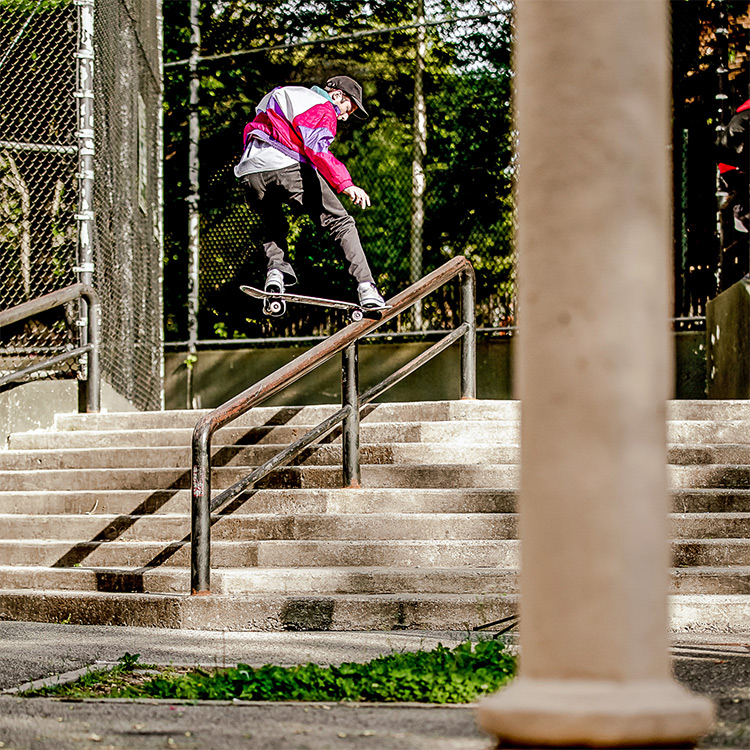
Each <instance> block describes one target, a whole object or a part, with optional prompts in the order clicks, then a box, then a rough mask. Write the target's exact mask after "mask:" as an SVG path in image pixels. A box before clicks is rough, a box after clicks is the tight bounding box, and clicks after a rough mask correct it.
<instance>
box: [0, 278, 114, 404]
mask: <svg viewBox="0 0 750 750" xmlns="http://www.w3.org/2000/svg"><path fill="white" fill-rule="evenodd" d="M80 298H82V299H83V300H84V301H85V302H86V309H87V320H88V325H87V331H86V332H84V333H83V337H84V341H83V342H82V345H81V346H80V347H78V348H76V349H71V350H70V351H68V352H62V353H61V354H59V355H57V356H55V357H52V358H50V359H48V360H46V361H44V362H42V363H39V364H37V365H33V366H31V367H26V368H24V369H21V370H17V371H16V372H13V373H10V374H9V375H6V376H5V377H4V378H3V380H2V383H3V384H5V383H9V382H13V381H15V380H21V379H23V378H24V377H26V376H27V375H29V374H32V373H33V372H36V371H38V370H41V369H44V368H45V367H49V366H51V365H53V364H56V363H57V362H61V361H65V360H66V359H73V358H76V357H80V356H82V355H84V354H88V363H87V368H86V379H85V381H84V382H85V384H86V386H85V387H86V395H85V403H86V411H87V412H98V411H99V408H100V401H101V395H100V394H101V368H100V363H99V345H100V338H101V335H100V331H101V304H100V302H99V295H98V294H97V293H96V290H95V289H94V288H93V287H91V286H89V285H88V284H71V285H70V286H66V287H65V288H64V289H59V290H57V291H56V292H50V293H49V294H44V295H42V296H41V297H37V298H35V299H32V300H29V301H28V302H22V303H21V304H20V305H16V306H15V307H11V308H9V309H7V310H2V311H0V328H3V327H4V326H9V325H11V324H12V323H18V322H19V321H21V320H25V319H26V318H33V317H34V316H35V315H39V314H40V313H43V312H46V311H47V310H52V309H53V308H55V307H59V306H60V305H65V304H67V303H68V302H73V301H74V300H77V299H80Z"/></svg>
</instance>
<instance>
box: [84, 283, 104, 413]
mask: <svg viewBox="0 0 750 750" xmlns="http://www.w3.org/2000/svg"><path fill="white" fill-rule="evenodd" d="M82 299H86V298H85V297H82ZM86 304H87V307H88V339H89V340H88V343H90V344H91V346H92V349H91V351H90V352H89V353H88V370H87V373H86V381H85V382H86V411H87V412H88V413H90V414H91V413H95V412H98V411H100V409H101V382H102V372H101V364H100V359H99V350H100V344H101V322H102V306H101V302H100V301H99V297H98V296H96V293H95V292H92V293H91V294H90V295H89V297H88V299H86Z"/></svg>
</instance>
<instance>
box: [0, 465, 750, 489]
mask: <svg viewBox="0 0 750 750" xmlns="http://www.w3.org/2000/svg"><path fill="white" fill-rule="evenodd" d="M668 468H669V472H668V476H669V482H670V487H671V488H672V489H694V488H716V489H746V488H750V466H747V465H745V466H743V465H723V464H709V465H704V466H670V467H668ZM247 473H248V471H247V470H243V469H242V468H240V467H237V468H234V467H219V468H216V469H214V472H213V480H212V481H213V486H214V488H215V489H221V488H223V487H228V486H229V485H230V484H232V483H233V482H236V481H238V480H239V479H241V478H242V477H243V476H245V475H246V474H247ZM518 480H519V471H518V467H517V466H516V465H512V464H508V465H500V464H494V465H481V464H453V465H451V464H440V465H436V464H432V465H423V464H411V465H409V464H402V465H374V464H369V465H368V464H365V465H364V466H362V484H363V485H364V486H366V487H372V488H375V487H403V488H413V487H419V488H445V489H460V488H480V487H482V488H495V489H516V488H517V487H518ZM341 484H342V472H341V467H339V466H301V467H295V466H293V467H287V468H284V469H280V470H279V471H276V472H273V473H272V474H270V475H269V476H268V477H266V478H265V479H264V480H262V481H261V482H260V483H259V485H258V487H259V488H261V489H264V488H287V489H292V488H301V487H319V488H328V489H334V488H337V487H341ZM189 486H190V471H189V470H187V469H150V468H145V469H137V470H134V469H132V468H127V469H117V468H112V469H49V470H37V471H0V487H2V488H3V489H4V490H5V491H10V490H13V491H35V490H36V491H39V490H59V489H61V488H64V489H68V490H95V489H99V490H139V489H140V490H144V489H145V490H168V489H172V490H176V489H185V488H188V487H189Z"/></svg>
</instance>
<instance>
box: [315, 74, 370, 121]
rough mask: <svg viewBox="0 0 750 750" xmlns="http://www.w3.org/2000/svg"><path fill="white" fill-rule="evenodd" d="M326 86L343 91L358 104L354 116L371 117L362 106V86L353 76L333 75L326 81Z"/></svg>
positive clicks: (361, 118)
mask: <svg viewBox="0 0 750 750" xmlns="http://www.w3.org/2000/svg"><path fill="white" fill-rule="evenodd" d="M326 87H327V88H329V89H339V90H340V91H343V92H344V93H345V94H346V95H347V96H348V97H349V98H350V99H351V100H352V101H353V102H354V103H355V104H356V105H357V109H355V110H354V113H353V114H352V117H357V118H359V119H360V120H366V119H367V118H368V117H369V115H368V114H367V110H366V109H365V108H364V107H363V106H362V87H361V86H360V85H359V84H358V83H357V82H356V81H355V80H354V79H353V78H350V77H349V76H333V77H332V78H329V79H328V80H327V81H326Z"/></svg>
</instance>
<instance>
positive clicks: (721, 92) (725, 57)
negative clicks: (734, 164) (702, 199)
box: [715, 2, 729, 294]
mask: <svg viewBox="0 0 750 750" xmlns="http://www.w3.org/2000/svg"><path fill="white" fill-rule="evenodd" d="M716 8H717V13H718V16H717V19H716V32H715V33H716V52H717V55H718V58H719V65H718V67H717V68H716V95H715V99H716V130H717V131H718V130H720V129H721V127H722V126H724V125H726V124H727V122H728V120H729V117H728V116H727V100H728V99H729V96H728V94H727V84H728V80H729V67H728V65H729V29H728V23H727V20H728V19H727V14H726V9H725V7H724V5H723V3H721V2H720V3H718V5H717V6H716ZM722 193H723V191H722V185H721V177H720V175H719V170H718V169H717V170H716V236H717V239H718V244H719V252H718V263H717V265H716V293H717V294H718V293H719V292H721V291H723V284H724V261H725V257H724V256H725V253H726V250H727V248H726V245H727V238H726V236H725V232H724V222H723V216H722V211H721V206H722V204H723V202H724V196H723V195H722Z"/></svg>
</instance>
